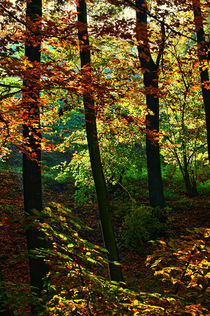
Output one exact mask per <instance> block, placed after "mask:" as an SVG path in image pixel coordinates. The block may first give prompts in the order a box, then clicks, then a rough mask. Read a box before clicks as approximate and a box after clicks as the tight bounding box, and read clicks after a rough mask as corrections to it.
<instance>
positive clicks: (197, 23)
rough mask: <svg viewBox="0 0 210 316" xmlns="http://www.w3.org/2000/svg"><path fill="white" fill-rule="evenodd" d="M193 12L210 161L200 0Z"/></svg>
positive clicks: (209, 92)
mask: <svg viewBox="0 0 210 316" xmlns="http://www.w3.org/2000/svg"><path fill="white" fill-rule="evenodd" d="M192 4H193V12H194V23H195V30H196V35H197V44H198V57H199V61H200V62H201V67H200V77H201V84H202V95H203V102H204V108H205V115H206V128H207V146H208V157H209V161H210V90H209V89H208V87H207V85H209V83H208V81H209V74H208V68H206V69H205V70H203V69H202V63H203V61H206V62H208V43H207V42H206V40H205V33H204V28H203V17H202V13H201V5H200V0H192Z"/></svg>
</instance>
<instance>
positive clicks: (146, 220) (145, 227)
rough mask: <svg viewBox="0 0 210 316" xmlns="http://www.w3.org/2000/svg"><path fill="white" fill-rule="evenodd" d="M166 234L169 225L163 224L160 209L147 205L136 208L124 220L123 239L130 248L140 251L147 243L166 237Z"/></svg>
mask: <svg viewBox="0 0 210 316" xmlns="http://www.w3.org/2000/svg"><path fill="white" fill-rule="evenodd" d="M163 212H164V211H163ZM166 233H167V225H166V223H163V222H161V219H160V217H159V216H158V209H157V210H154V209H153V208H152V207H149V206H145V205H144V206H140V207H136V208H135V207H134V208H133V209H132V210H131V211H130V212H129V213H128V214H127V215H126V216H125V218H124V222H123V228H122V238H123V240H124V242H125V245H126V246H127V247H129V248H134V249H138V248H139V247H140V246H142V245H143V244H144V243H145V242H147V241H149V240H152V239H157V238H158V237H161V236H165V235H166Z"/></svg>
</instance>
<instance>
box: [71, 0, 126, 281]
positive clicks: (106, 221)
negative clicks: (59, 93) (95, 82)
mask: <svg viewBox="0 0 210 316" xmlns="http://www.w3.org/2000/svg"><path fill="white" fill-rule="evenodd" d="M77 11H78V22H79V25H78V28H79V32H78V36H79V41H80V60H81V68H82V70H84V71H85V70H86V69H88V73H89V74H88V75H86V77H85V79H84V87H85V89H86V91H84V93H83V103H84V109H85V121H86V133H87V141H88V149H89V155H90V162H91V168H92V173H93V178H94V183H95V188H96V194H97V200H98V208H99V215H100V220H101V225H102V233H103V238H104V243H105V247H106V248H107V250H108V252H109V253H108V259H109V261H110V262H109V272H110V278H111V280H114V281H122V272H121V267H120V266H119V265H115V264H113V263H112V262H113V261H119V257H118V251H117V245H116V240H115V236H114V230H113V226H112V218H111V213H110V208H109V201H108V195H107V189H106V183H105V178H104V173H103V168H102V164H101V157H100V150H99V144H98V136H97V126H96V112H95V104H94V100H93V97H92V95H91V94H92V91H91V57H90V48H89V37H88V28H87V8H86V3H85V1H84V0H80V1H78V7H77ZM88 86H89V87H88ZM84 87H83V88H84Z"/></svg>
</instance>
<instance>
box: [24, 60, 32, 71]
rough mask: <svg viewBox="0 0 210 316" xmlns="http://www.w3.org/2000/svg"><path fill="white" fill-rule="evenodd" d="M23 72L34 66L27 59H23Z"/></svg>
mask: <svg viewBox="0 0 210 316" xmlns="http://www.w3.org/2000/svg"><path fill="white" fill-rule="evenodd" d="M22 64H23V67H22V68H23V70H27V69H28V68H32V67H33V64H32V63H31V62H30V61H29V60H28V59H27V57H24V59H23V62H22Z"/></svg>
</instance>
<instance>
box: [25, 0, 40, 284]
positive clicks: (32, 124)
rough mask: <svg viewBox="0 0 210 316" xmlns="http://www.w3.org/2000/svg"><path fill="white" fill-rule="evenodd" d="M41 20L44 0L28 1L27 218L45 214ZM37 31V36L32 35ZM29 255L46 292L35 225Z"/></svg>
mask: <svg viewBox="0 0 210 316" xmlns="http://www.w3.org/2000/svg"><path fill="white" fill-rule="evenodd" d="M41 16H42V0H32V1H27V8H26V27H27V29H26V44H25V60H26V65H27V67H26V70H25V72H24V78H23V100H22V104H23V109H24V118H25V124H24V125H23V138H24V140H25V144H26V146H25V148H26V149H25V152H24V153H23V188H24V209H25V214H26V216H28V215H29V216H34V215H35V214H36V212H35V213H34V211H37V212H38V213H41V211H42V185H41V166H40V164H41V130H40V102H39V100H40V75H41V74H40V70H39V64H40V56H41V51H40V50H41V34H40V31H41ZM31 30H33V33H32V32H31ZM26 235H27V245H28V251H29V266H30V278H31V285H32V286H34V287H37V288H39V289H41V288H42V278H43V277H44V276H45V274H46V266H45V264H44V263H43V261H42V260H41V259H39V258H34V256H31V251H33V250H34V249H36V248H40V247H43V245H44V242H43V240H42V238H41V235H40V232H39V231H38V230H37V229H36V228H35V225H34V223H33V222H32V223H31V225H29V228H28V229H27V230H26Z"/></svg>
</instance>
